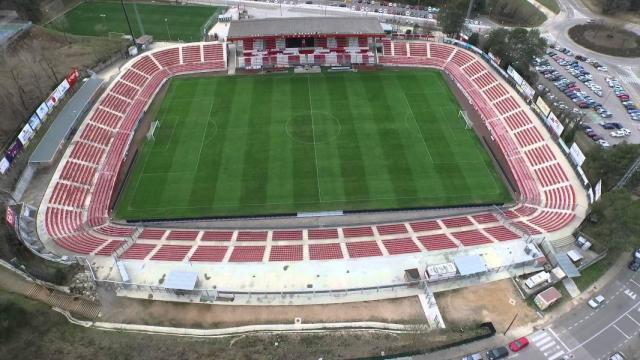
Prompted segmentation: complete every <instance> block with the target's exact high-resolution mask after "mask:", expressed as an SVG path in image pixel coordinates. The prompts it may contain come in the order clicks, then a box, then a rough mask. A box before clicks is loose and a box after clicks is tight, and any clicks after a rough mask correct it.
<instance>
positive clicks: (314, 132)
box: [307, 75, 322, 202]
mask: <svg viewBox="0 0 640 360" xmlns="http://www.w3.org/2000/svg"><path fill="white" fill-rule="evenodd" d="M307 91H308V94H309V112H310V113H311V137H312V138H313V158H314V161H315V163H316V184H317V185H318V200H319V201H320V202H322V192H321V191H320V170H319V168H318V150H317V147H316V129H315V126H314V124H313V106H312V105H311V84H310V83H309V76H308V75H307Z"/></svg>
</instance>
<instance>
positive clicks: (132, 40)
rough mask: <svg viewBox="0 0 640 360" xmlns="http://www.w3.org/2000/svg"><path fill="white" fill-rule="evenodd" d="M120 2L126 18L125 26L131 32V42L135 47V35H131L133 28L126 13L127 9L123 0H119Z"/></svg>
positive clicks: (136, 45)
mask: <svg viewBox="0 0 640 360" xmlns="http://www.w3.org/2000/svg"><path fill="white" fill-rule="evenodd" d="M120 4H121V5H122V12H123V13H124V18H125V20H127V26H128V27H129V32H130V33H131V42H132V43H133V46H135V47H136V49H137V48H138V43H137V42H136V37H135V35H133V29H132V28H131V23H130V22H129V15H127V9H126V8H125V7H124V0H120ZM138 50H140V49H138Z"/></svg>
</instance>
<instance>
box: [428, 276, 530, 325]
mask: <svg viewBox="0 0 640 360" xmlns="http://www.w3.org/2000/svg"><path fill="white" fill-rule="evenodd" d="M436 300H437V302H438V306H439V307H440V312H441V313H442V316H443V318H444V321H445V323H446V324H447V326H449V327H452V326H461V325H467V324H469V323H481V322H485V321H491V322H493V325H494V326H495V328H496V331H497V332H503V331H505V330H506V328H507V327H508V326H509V323H510V322H511V320H513V317H514V316H515V315H516V314H518V317H517V318H516V321H515V322H514V324H513V326H519V325H525V324H529V323H531V322H534V321H536V320H537V319H538V318H537V316H536V313H535V311H533V309H531V308H530V307H529V306H528V305H527V303H526V302H524V301H523V300H522V298H521V297H520V294H519V293H518V291H517V290H516V289H515V288H514V286H513V284H512V283H511V280H509V279H506V280H500V281H494V282H491V283H488V284H483V285H477V286H471V287H468V288H463V289H458V290H453V291H447V292H444V293H437V294H436Z"/></svg>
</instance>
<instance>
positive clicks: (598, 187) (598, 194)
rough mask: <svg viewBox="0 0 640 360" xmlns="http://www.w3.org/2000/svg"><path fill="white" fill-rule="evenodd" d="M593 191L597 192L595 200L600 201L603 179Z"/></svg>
mask: <svg viewBox="0 0 640 360" xmlns="http://www.w3.org/2000/svg"><path fill="white" fill-rule="evenodd" d="M593 192H594V193H595V194H594V196H595V201H598V200H599V199H600V197H601V196H602V180H600V181H598V183H597V184H596V186H594V188H593Z"/></svg>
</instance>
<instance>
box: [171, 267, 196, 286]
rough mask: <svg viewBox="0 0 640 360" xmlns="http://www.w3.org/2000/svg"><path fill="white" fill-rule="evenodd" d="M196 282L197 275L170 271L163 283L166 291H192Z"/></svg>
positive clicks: (189, 272) (190, 272) (191, 272)
mask: <svg viewBox="0 0 640 360" xmlns="http://www.w3.org/2000/svg"><path fill="white" fill-rule="evenodd" d="M196 281H198V273H197V272H193V271H171V272H169V274H167V279H166V280H165V281H164V287H165V288H166V289H174V290H193V289H195V287H196Z"/></svg>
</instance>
